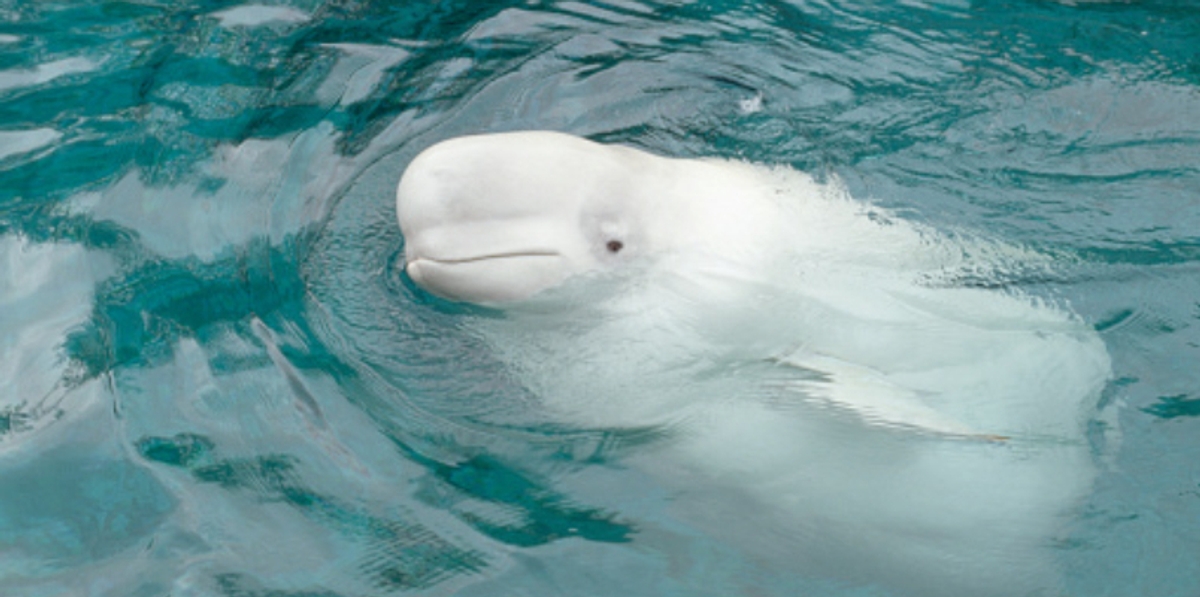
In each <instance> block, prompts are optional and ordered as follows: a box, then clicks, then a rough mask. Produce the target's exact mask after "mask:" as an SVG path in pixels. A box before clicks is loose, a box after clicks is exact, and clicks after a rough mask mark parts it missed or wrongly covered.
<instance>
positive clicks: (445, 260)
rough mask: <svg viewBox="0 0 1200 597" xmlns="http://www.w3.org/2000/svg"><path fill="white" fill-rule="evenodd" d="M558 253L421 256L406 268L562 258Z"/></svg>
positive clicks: (511, 252) (517, 252) (536, 251)
mask: <svg viewBox="0 0 1200 597" xmlns="http://www.w3.org/2000/svg"><path fill="white" fill-rule="evenodd" d="M561 256H562V255H561V254H560V253H559V252H558V251H549V250H533V251H509V252H505V253H487V254H484V255H475V256H471V257H430V256H428V255H421V256H418V257H413V258H411V259H408V260H407V263H406V264H405V267H406V268H407V267H409V266H411V265H412V264H413V263H417V262H422V261H425V262H429V263H440V264H444V265H453V264H463V263H476V262H480V261H489V260H494V259H520V258H524V257H561Z"/></svg>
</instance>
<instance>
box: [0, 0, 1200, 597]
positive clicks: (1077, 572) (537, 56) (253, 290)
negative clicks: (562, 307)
mask: <svg viewBox="0 0 1200 597" xmlns="http://www.w3.org/2000/svg"><path fill="white" fill-rule="evenodd" d="M524 128H546V129H556V130H564V131H569V132H573V133H576V134H580V135H584V136H588V137H590V138H593V139H596V140H601V141H608V142H622V143H628V144H631V145H635V146H638V147H641V148H644V149H648V150H651V151H654V152H657V153H662V154H667V155H676V156H722V157H731V158H744V159H748V160H752V161H756V162H764V163H777V164H790V165H793V166H795V167H797V168H799V169H802V170H808V171H816V172H820V173H833V174H837V175H838V176H840V177H841V178H842V179H843V180H845V181H846V183H847V185H848V186H849V187H850V190H851V192H852V194H854V195H855V196H856V197H860V198H867V199H870V200H872V201H874V202H876V203H878V204H880V205H883V206H886V207H889V208H891V209H894V210H897V211H898V212H900V213H902V214H904V215H905V216H907V217H910V218H912V219H914V220H918V221H923V222H927V223H929V224H932V225H934V226H937V227H946V228H951V227H952V228H955V229H965V230H978V231H986V232H987V233H988V234H990V235H993V236H994V237H996V238H998V239H1001V240H1004V241H1007V242H1011V243H1014V244H1021V245H1025V246H1028V247H1031V248H1034V249H1036V250H1039V251H1043V252H1045V253H1047V254H1052V255H1055V256H1056V259H1059V260H1060V261H1061V262H1062V264H1061V265H1060V266H1059V267H1057V268H1056V269H1055V271H1056V272H1058V274H1057V275H1054V276H1040V277H1034V276H1031V277H1029V278H1027V279H1020V280H1015V281H1013V282H1012V283H1014V284H1018V285H1020V286H1022V287H1023V289H1024V290H1025V291H1027V292H1030V293H1033V294H1043V295H1046V296H1048V297H1054V298H1056V299H1060V300H1064V301H1068V302H1069V303H1070V304H1071V305H1072V306H1073V307H1074V309H1075V310H1076V311H1077V312H1078V313H1079V314H1080V315H1081V316H1082V317H1083V318H1084V319H1085V320H1086V321H1088V322H1089V323H1091V324H1093V325H1094V326H1095V327H1096V328H1097V330H1099V332H1100V333H1101V336H1102V338H1103V339H1104V341H1105V343H1106V344H1107V347H1108V350H1109V352H1110V354H1111V356H1112V359H1113V371H1114V377H1113V380H1112V381H1111V383H1110V384H1109V387H1108V388H1107V390H1106V392H1105V395H1104V397H1103V400H1104V401H1105V402H1109V403H1112V404H1113V405H1115V409H1116V415H1117V422H1118V426H1119V428H1120V442H1119V443H1117V444H1115V445H1113V442H1108V443H1106V444H1105V445H1097V446H1096V448H1095V450H1094V451H1095V454H1096V459H1097V466H1098V467H1099V470H1100V473H1099V476H1098V478H1097V481H1096V484H1095V487H1094V489H1093V491H1092V493H1091V495H1090V496H1089V497H1088V499H1087V500H1086V503H1085V504H1083V505H1081V506H1080V508H1079V511H1078V513H1077V515H1076V520H1075V521H1074V524H1073V525H1072V531H1071V534H1070V536H1069V537H1067V538H1065V539H1064V540H1063V541H1062V544H1061V545H1060V546H1058V549H1057V550H1056V554H1057V558H1058V560H1059V561H1058V562H1057V564H1058V565H1059V566H1060V567H1061V569H1062V574H1063V578H1064V587H1065V589H1064V590H1065V591H1067V594H1070V595H1079V596H1084V595H1087V596H1097V595H1113V596H1126V595H1128V596H1134V595H1136V596H1143V597H1152V596H1154V597H1157V596H1175V595H1178V596H1184V595H1194V594H1195V591H1196V590H1197V589H1196V587H1198V586H1200V367H1198V366H1197V361H1198V359H1200V323H1198V320H1200V7H1198V6H1197V5H1195V4H1194V3H1193V2H1192V1H1190V0H1186V1H1170V0H1158V1H1155V0H1146V1H1143V2H1132V3H1126V2H1101V1H1098V0H1091V1H1084V0H1077V1H1075V2H1068V1H1062V2H1055V1H1051V0H1025V1H1017V0H1013V1H1007V2H1003V1H995V2H991V1H975V2H971V1H968V0H958V1H952V0H947V1H944V2H938V1H933V2H899V1H898V2H866V1H862V2H858V1H855V0H844V1H837V0H830V1H823V2H805V1H799V0H797V1H793V2H785V1H770V2H735V1H727V2H716V1H713V2H649V1H644V0H614V1H613V2H607V3H601V2H552V1H545V2H542V1H537V0H530V1H520V2H517V1H512V2H466V1H445V2H440V1H428V2H368V1H355V0H335V1H329V2H317V1H309V2H302V1H297V2H293V3H292V4H289V5H283V4H273V5H271V6H250V5H238V4H234V3H230V2H216V1H214V2H203V1H192V2H154V1H151V0H138V1H128V2H74V3H71V2H17V1H16V0H0V332H2V334H3V335H2V336H0V594H3V595H22V596H31V597H32V596H37V597H40V596H50V595H105V596H108V595H112V596H118V595H119V596H139V597H140V596H161V595H180V596H183V595H187V596H193V595H225V596H255V597H258V596H267V595H270V596H273V597H274V596H285V595H286V596H295V597H299V596H304V597H314V596H326V595H339V596H346V597H349V596H359V595H381V594H389V593H395V594H400V593H403V594H408V593H415V594H439V595H440V594H463V595H509V594H513V595H516V594H520V595H616V594H623V595H731V594H747V595H749V594H756V595H759V594H761V595H794V594H821V595H824V594H829V595H838V594H854V595H884V594H889V592H888V587H878V586H866V587H862V586H856V585H853V584H845V583H841V582H835V581H829V580H828V579H818V578H809V577H801V576H799V575H795V574H792V572H791V571H790V570H787V569H786V567H783V568H781V567H779V566H778V565H773V564H769V563H763V562H760V561H758V560H756V559H755V558H753V557H752V556H750V555H747V554H744V553H742V552H741V551H740V550H739V548H738V547H737V546H736V545H732V544H728V543H726V542H724V541H722V540H721V539H719V538H716V537H712V536H710V535H708V534H707V533H706V532H705V531H704V530H703V529H697V528H693V527H691V526H690V525H689V524H688V523H687V522H686V521H683V520H675V519H673V518H672V517H671V515H670V511H669V509H668V507H667V506H669V505H670V503H671V501H672V499H673V498H672V495H671V493H670V490H668V489H666V488H664V487H662V486H659V485H657V484H656V482H655V479H653V478H652V477H647V476H646V475H644V474H642V473H638V472H636V471H634V470H630V469H626V468H624V467H622V466H621V463H620V462H619V459H617V458H616V457H615V456H612V453H611V452H610V451H609V449H608V446H609V445H610V444H611V443H614V442H616V443H622V442H623V445H629V444H630V440H629V438H624V439H621V438H618V439H619V440H620V441H617V440H614V438H613V437H612V436H611V434H609V433H604V432H599V431H596V432H589V431H586V430H585V431H572V430H563V429H557V428H554V427H553V426H545V425H540V424H537V422H536V421H524V422H522V421H519V420H518V421H515V422H513V421H508V422H507V423H506V424H498V423H496V420H498V419H504V418H505V417H508V418H511V414H506V415H505V416H504V417H493V416H490V415H492V414H493V411H505V410H506V408H507V409H508V410H512V409H511V408H508V407H505V406H503V405H505V404H512V403H521V404H527V403H528V400H529V397H528V396H527V395H526V394H527V392H526V391H525V390H523V389H522V388H521V387H520V386H519V384H517V383H516V382H515V381H514V380H513V379H511V377H510V376H508V375H506V373H505V372H504V371H503V369H502V368H501V367H500V366H499V365H498V364H497V363H495V362H493V360H492V359H491V358H490V357H489V356H488V354H487V350H486V348H485V347H483V346H481V345H480V343H479V341H478V340H476V339H473V338H472V337H471V336H470V335H467V334H463V333H460V331H459V328H458V326H457V324H456V316H457V315H459V312H458V310H456V308H455V307H452V306H450V305H447V304H445V303H440V302H438V301H436V300H434V299H431V298H430V297H428V296H427V295H424V294H421V293H419V292H417V291H415V290H414V289H413V287H412V286H411V285H410V284H409V283H408V282H407V281H406V280H404V279H403V278H402V277H401V276H400V275H399V273H398V271H397V269H396V267H395V265H396V261H397V259H398V257H399V255H400V254H401V252H402V239H401V238H400V234H399V231H398V229H397V227H396V225H395V215H394V206H393V199H394V185H395V183H396V181H397V180H398V178H399V176H400V174H401V172H402V171H403V169H404V166H405V165H406V164H407V162H408V160H410V159H411V158H412V156H413V155H415V154H416V152H418V151H419V150H421V149H423V148H424V147H427V146H428V145H430V144H431V143H433V142H435V141H438V140H441V139H444V138H448V137H451V136H456V135H460V134H466V133H474V132H481V131H500V130H511V129H524ZM1095 425H1097V426H1101V425H1102V424H1101V423H1100V422H1097V423H1095ZM1102 435H1103V434H1101V433H1099V432H1097V434H1096V436H1097V438H1099V437H1101V436H1102ZM647 441H650V440H647ZM1097 443H1098V444H1099V443H1101V442H1100V441H1099V439H1097ZM626 449H636V445H634V447H633V448H626ZM981 532H986V530H981ZM651 537H653V538H654V539H653V540H651V539H650V538H651ZM663 537H667V538H668V539H663Z"/></svg>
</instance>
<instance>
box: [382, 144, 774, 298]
mask: <svg viewBox="0 0 1200 597" xmlns="http://www.w3.org/2000/svg"><path fill="white" fill-rule="evenodd" d="M695 163H697V162H693V161H689V160H674V159H668V158H662V157H659V156H655V155H652V154H649V153H645V152H642V151H638V150H635V149H632V148H628V147H622V146H612V145H602V144H599V143H595V142H592V141H588V140H586V139H581V138H579V137H574V136H571V135H566V134H562V133H553V132H542V131H531V132H516V133H501V134H492V135H476V136H468V137H459V138H455V139H450V140H448V141H443V142H441V143H438V144H436V145H434V146H432V147H430V148H428V149H426V150H425V151H423V152H422V153H421V154H420V155H418V156H417V157H416V158H415V159H414V160H413V161H412V163H411V164H410V165H409V166H408V168H407V170H406V171H405V173H404V176H403V177H402V178H401V180H400V184H399V187H398V189H397V193H396V213H397V217H398V219H399V222H400V228H401V231H402V233H403V235H404V239H405V262H406V266H405V269H406V271H407V273H408V275H409V277H411V278H412V280H413V281H414V282H416V283H417V284H418V285H419V286H421V287H422V288H424V289H425V290H427V291H429V292H431V293H433V294H435V295H438V296H441V297H443V298H448V299H451V300H457V301H464V302H473V303H503V302H508V301H514V300H520V299H525V298H528V297H530V296H533V295H535V294H537V293H538V292H540V291H542V290H545V289H547V288H551V287H554V286H557V285H559V284H560V283H562V282H563V281H564V280H566V279H568V278H570V277H572V276H576V275H579V274H585V273H590V272H600V271H606V270H611V269H614V268H619V267H621V266H623V265H625V264H628V263H630V262H637V261H639V260H640V259H644V258H648V257H655V256H661V255H664V254H671V253H674V254H691V255H694V256H696V255H700V254H707V255H709V256H713V257H718V258H721V259H727V258H731V257H734V256H736V255H738V254H739V253H744V252H746V251H748V250H751V249H752V248H753V246H755V245H757V244H760V243H758V242H757V241H756V240H755V239H756V238H758V237H759V236H760V235H761V234H762V233H763V230H762V226H761V224H760V222H758V221H757V220H759V219H761V218H760V217H759V216H760V215H761V214H758V213H756V212H755V209H756V208H755V205H754V204H747V205H739V202H738V196H737V195H738V193H733V194H732V196H730V193H728V192H719V193H717V194H716V195H713V193H712V191H713V190H714V189H726V191H727V190H728V189H737V188H740V187H739V185H730V184H728V183H725V182H724V181H723V180H721V179H724V178H729V177H730V176H732V175H734V173H735V171H736V169H732V170H730V171H727V170H725V169H722V168H716V167H710V168H701V169H694V166H693V165H694V164H695ZM747 190H750V189H747ZM680 198H686V199H687V201H686V202H681V201H680ZM714 199H715V200H714Z"/></svg>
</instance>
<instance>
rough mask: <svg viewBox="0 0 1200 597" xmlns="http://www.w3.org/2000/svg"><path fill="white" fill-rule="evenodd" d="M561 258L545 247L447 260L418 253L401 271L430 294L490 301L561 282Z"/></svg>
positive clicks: (503, 300) (563, 271)
mask: <svg viewBox="0 0 1200 597" xmlns="http://www.w3.org/2000/svg"><path fill="white" fill-rule="evenodd" d="M563 262H564V259H563V257H562V256H561V255H559V254H557V253H553V252H544V251H542V252H529V253H507V254H500V255H486V256H480V257H470V258H461V259H446V260H441V259H430V258H426V257H417V258H413V259H410V260H409V261H408V263H407V264H406V265H405V268H404V271H405V272H406V273H407V274H408V277H409V278H411V279H412V281H413V282H415V283H416V284H417V285H418V286H420V287H421V288H423V289H425V290H426V291H427V292H429V293H430V294H433V295H436V296H439V297H442V298H444V299H449V300H452V301H461V302H468V303H483V304H492V303H506V302H512V301H519V300H523V299H526V298H529V297H530V296H533V295H534V294H536V293H538V292H540V291H542V290H545V289H547V288H550V287H553V286H556V285H558V284H560V283H562V281H563V280H564V279H565V278H566V276H567V273H566V268H565V263H563ZM481 281H484V282H486V281H494V282H495V283H483V284H481V283H480V282H481Z"/></svg>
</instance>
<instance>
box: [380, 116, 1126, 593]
mask: <svg viewBox="0 0 1200 597" xmlns="http://www.w3.org/2000/svg"><path fill="white" fill-rule="evenodd" d="M397 213H398V217H399V221H400V226H401V229H402V233H403V235H404V237H405V242H406V245H405V256H406V270H407V272H408V274H409V276H410V277H411V278H412V279H413V281H414V282H416V283H417V284H418V285H419V286H421V287H423V288H425V289H426V290H428V291H429V292H431V293H433V294H436V295H439V296H442V297H445V298H448V299H451V300H457V301H466V302H473V303H481V304H485V305H491V306H494V307H497V308H499V309H501V311H502V313H503V316H502V317H491V316H489V317H472V316H464V317H466V318H467V322H466V323H467V325H468V327H469V328H470V329H472V330H474V331H475V332H476V333H479V334H481V335H483V336H484V337H486V338H487V340H488V342H489V344H490V345H491V346H492V347H493V348H494V349H495V351H496V354H497V355H498V356H499V358H500V359H502V360H503V362H505V363H506V364H507V365H508V367H509V368H510V369H511V370H512V372H513V374H514V375H515V376H516V377H517V378H518V379H520V380H521V382H522V383H523V384H524V385H525V386H526V387H528V388H529V389H530V390H531V391H532V392H533V393H534V394H536V395H537V396H538V397H539V399H540V401H541V402H540V404H539V407H541V408H543V409H544V410H545V411H546V412H547V413H548V416H550V417H552V418H553V419H554V420H556V421H559V422H562V423H564V424H568V425H572V426H580V427H585V428H609V429H625V428H628V429H657V430H659V431H662V432H663V433H664V435H665V436H666V437H667V439H664V440H663V441H662V442H660V443H659V444H658V445H657V446H655V447H653V448H645V447H642V448H640V449H639V450H636V451H635V450H632V449H631V450H630V451H629V453H628V454H626V455H625V456H624V458H625V461H627V462H629V463H635V464H637V466H639V467H641V468H643V469H645V470H649V471H652V472H654V473H655V475H656V476H658V477H659V478H662V479H664V482H665V483H668V484H673V486H676V487H678V488H679V489H678V491H679V495H680V499H679V500H678V503H677V507H678V509H679V510H680V512H681V513H686V516H687V517H688V518H689V519H690V520H695V521H699V522H701V523H704V524H706V525H709V526H711V527H712V528H714V529H718V530H719V532H720V533H721V534H724V535H729V536H735V537H736V538H737V540H738V541H739V543H740V544H746V545H751V546H754V547H755V548H756V550H757V552H758V553H761V554H765V557H767V558H768V559H774V560H776V561H778V562H779V563H780V565H781V566H786V567H788V569H793V570H794V569H799V570H806V571H812V573H813V574H822V575H831V576H836V577H839V578H842V579H845V580H847V581H851V582H864V583H871V584H877V585H880V586H883V587H887V588H889V589H891V590H894V591H897V592H899V593H900V594H912V595H966V594H970V595H1025V594H1039V595H1040V594H1047V595H1049V594H1057V592H1058V591H1059V589H1060V587H1059V586H1058V582H1059V581H1058V575H1057V574H1056V572H1055V566H1054V549H1053V547H1052V546H1053V544H1054V542H1055V541H1056V540H1059V539H1061V538H1062V536H1063V533H1064V532H1065V531H1064V529H1065V525H1066V523H1067V522H1068V521H1069V520H1070V516H1071V515H1072V513H1073V512H1074V509H1075V508H1076V507H1077V506H1078V505H1079V503H1080V501H1081V500H1082V498H1083V497H1084V496H1085V495H1086V493H1087V491H1088V490H1089V489H1090V486H1091V482H1092V479H1093V477H1094V475H1095V470H1094V464H1093V462H1092V460H1093V458H1092V455H1091V453H1090V448H1089V446H1088V443H1087V441H1086V440H1085V437H1084V428H1085V425H1086V423H1087V421H1088V420H1089V417H1093V416H1094V415H1095V412H1094V411H1095V408H1096V404H1097V401H1098V398H1099V393H1100V391H1101V390H1102V389H1103V387H1104V385H1105V383H1106V381H1107V379H1108V376H1109V370H1110V366H1109V358H1108V354H1107V351H1106V349H1105V347H1104V345H1103V343H1102V341H1101V340H1100V339H1099V338H1098V336H1097V335H1096V333H1095V332H1094V331H1093V330H1092V329H1091V328H1089V327H1088V326H1086V325H1084V324H1083V323H1082V322H1080V321H1078V319H1077V318H1076V317H1074V316H1073V315H1072V314H1070V313H1069V312H1068V311H1066V310H1065V309H1063V308H1061V307H1058V306H1055V305H1051V304H1046V303H1044V302H1039V301H1035V300H1032V299H1030V298H1027V297H1023V296H1020V295H1018V294H1015V293H1011V292H1002V291H997V290H985V289H979V288H968V287H961V286H956V285H955V284H954V281H955V280H956V279H957V277H958V276H959V275H961V274H964V273H965V272H975V273H980V272H982V274H981V275H983V276H984V277H986V275H987V272H988V271H989V270H992V269H996V270H1003V269H1004V268H1005V267H1006V266H1008V265H1010V264H1015V263H1021V262H1027V261H1030V260H1034V261H1036V260H1037V259H1039V258H1038V257H1037V256H1035V255H1032V254H1029V253H1026V252H1022V251H1020V250H1018V249H1015V248H1012V247H1006V246H1004V245H1000V244H997V243H986V242H982V241H967V240H955V239H953V238H951V237H949V236H948V235H944V234H939V233H937V232H935V231H932V230H929V229H926V228H923V227H921V226H918V225H915V224H912V223H909V222H906V221H904V220H901V219H898V218H896V217H894V216H892V215H891V214H888V213H887V212H886V211H884V210H880V209H877V208H873V207H871V206H869V205H866V204H863V203H861V202H858V201H854V200H852V199H850V198H849V197H848V196H847V194H846V193H845V191H844V190H843V189H842V188H841V187H840V185H838V184H837V183H836V181H834V182H831V183H828V184H821V183H818V182H816V181H814V180H813V179H812V178H811V177H809V176H807V175H805V174H802V173H799V172H796V171H793V170H790V169H787V168H766V167H761V166H754V165H749V164H744V163H738V162H728V161H720V160H689V159H671V158H664V157H659V156H655V155H651V154H648V153H645V152H642V151H638V150H635V149H631V148H626V147H620V146H609V145H602V144H597V143H593V142H591V141H587V140H584V139H579V138H576V137H572V136H569V135H563V134H559V133H548V132H522V133H505V134H496V135H480V136H472V137H462V138H458V139H452V140H450V141H446V142H443V143H440V144H438V145H435V146H433V147H432V148H430V149H428V150H426V151H425V152H423V153H422V154H420V155H419V156H418V157H417V158H416V159H415V160H414V161H413V162H412V163H411V164H410V165H409V167H408V169H407V171H406V172H405V174H404V176H403V178H402V180H401V182H400V185H399V188H398V192H397ZM614 241H616V242H617V243H619V245H615V247H616V248H617V249H618V250H615V251H614V250H612V249H613V248H614V245H612V244H610V243H613V242H614Z"/></svg>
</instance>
